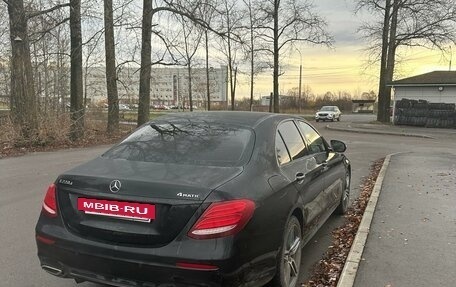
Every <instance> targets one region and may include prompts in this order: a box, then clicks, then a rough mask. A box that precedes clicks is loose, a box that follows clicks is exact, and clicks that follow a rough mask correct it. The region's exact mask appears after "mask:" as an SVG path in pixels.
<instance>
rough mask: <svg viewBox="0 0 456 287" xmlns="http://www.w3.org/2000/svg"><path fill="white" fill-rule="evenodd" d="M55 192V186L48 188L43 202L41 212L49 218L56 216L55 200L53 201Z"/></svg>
mask: <svg viewBox="0 0 456 287" xmlns="http://www.w3.org/2000/svg"><path fill="white" fill-rule="evenodd" d="M55 192H56V188H55V184H51V185H50V186H49V187H48V190H47V192H46V196H45V197H44V201H43V212H44V213H45V214H46V215H47V216H49V217H56V216H57V200H56V199H55Z"/></svg>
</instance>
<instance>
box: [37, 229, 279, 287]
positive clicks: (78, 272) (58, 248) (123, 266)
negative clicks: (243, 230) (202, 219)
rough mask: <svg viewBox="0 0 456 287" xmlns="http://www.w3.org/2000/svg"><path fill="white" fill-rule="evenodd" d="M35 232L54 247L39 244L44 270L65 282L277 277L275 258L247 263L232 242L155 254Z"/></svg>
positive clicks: (186, 243) (221, 282) (183, 245)
mask: <svg viewBox="0 0 456 287" xmlns="http://www.w3.org/2000/svg"><path fill="white" fill-rule="evenodd" d="M45 221H46V220H45ZM36 232H37V235H40V236H41V237H44V238H50V239H52V241H54V242H53V243H49V242H47V243H45V242H43V241H42V240H37V241H36V242H37V247H38V257H39V260H40V263H41V266H42V267H43V269H45V270H46V271H48V272H49V273H51V274H53V275H55V276H59V277H63V278H73V279H76V280H81V281H90V282H96V283H102V284H109V285H112V286H119V287H127V286H128V287H130V286H141V287H150V286H155V287H158V286H167V287H171V286H206V287H209V286H211V287H212V286H233V287H234V286H236V287H240V286H263V285H264V284H265V283H267V282H268V281H269V280H270V279H271V278H272V277H273V276H274V273H275V258H276V257H275V255H276V254H270V256H265V257H264V258H261V260H258V259H252V261H247V260H246V258H245V257H244V256H243V255H244V254H243V252H239V251H237V248H234V240H233V238H223V239H213V240H193V239H190V238H186V239H184V240H176V241H173V242H171V243H169V244H167V245H166V246H161V247H153V248H152V247H137V246H125V245H124V246H122V245H114V244H112V243H103V242H98V241H92V240H88V239H86V238H83V237H79V236H77V235H75V234H73V233H71V232H69V231H68V230H66V228H64V227H62V226H59V225H48V224H45V225H43V224H41V223H40V222H38V225H37V227H36ZM178 262H185V263H193V264H205V265H211V266H215V267H216V268H214V269H216V270H201V269H195V268H192V269H189V268H183V267H178V266H177V265H176V264H177V263H178ZM242 262H244V263H242Z"/></svg>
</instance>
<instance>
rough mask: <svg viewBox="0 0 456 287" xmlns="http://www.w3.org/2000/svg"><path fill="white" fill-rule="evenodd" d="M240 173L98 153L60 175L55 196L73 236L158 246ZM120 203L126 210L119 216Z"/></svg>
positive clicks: (179, 229)
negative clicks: (210, 195) (212, 195)
mask: <svg viewBox="0 0 456 287" xmlns="http://www.w3.org/2000/svg"><path fill="white" fill-rule="evenodd" d="M241 172H242V168H241V167H207V166H192V165H177V164H161V163H160V164H158V163H150V162H133V161H127V160H115V159H106V158H102V157H101V158H98V159H95V160H93V161H91V162H89V163H87V164H84V165H82V166H79V167H77V168H75V169H73V170H71V171H69V172H67V173H65V174H63V175H61V176H60V177H59V178H58V179H57V199H58V203H59V209H60V210H61V212H62V216H63V219H64V222H65V224H66V225H67V226H68V227H69V228H70V230H72V231H73V232H75V233H77V234H80V235H82V236H84V237H87V238H91V239H94V240H99V241H109V242H116V243H119V244H135V245H137V244H143V245H149V246H157V245H163V244H166V243H168V242H170V241H171V240H173V239H174V238H175V237H176V236H177V235H178V234H179V233H180V232H181V231H182V229H183V228H184V227H185V226H186V225H187V223H188V221H189V220H190V219H191V218H192V216H193V215H194V214H195V212H196V211H197V210H198V208H199V207H200V205H201V204H202V202H203V201H204V199H205V198H206V197H207V196H208V195H209V194H210V193H211V191H212V190H214V189H215V188H216V187H217V186H219V185H221V184H223V183H224V182H227V181H229V180H230V179H232V178H234V177H236V176H237V175H239V174H240V173H241ZM96 204H98V207H100V208H99V209H98V210H95V207H97V205H96ZM122 206H127V207H128V208H129V209H127V210H123V211H124V214H122V212H119V210H118V209H119V208H122ZM132 208H135V211H136V212H134V213H131V210H132ZM125 212H126V214H125ZM146 212H147V215H145V214H146ZM125 215H127V216H125Z"/></svg>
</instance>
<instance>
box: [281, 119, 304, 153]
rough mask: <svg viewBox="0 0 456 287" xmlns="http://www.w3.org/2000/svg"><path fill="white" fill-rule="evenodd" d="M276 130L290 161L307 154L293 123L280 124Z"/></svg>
mask: <svg viewBox="0 0 456 287" xmlns="http://www.w3.org/2000/svg"><path fill="white" fill-rule="evenodd" d="M278 130H279V133H280V135H281V136H282V138H283V141H284V142H285V145H286V147H287V148H288V152H289V154H290V157H291V160H296V159H299V158H301V157H303V156H305V155H307V154H308V153H307V149H306V145H305V143H304V141H303V139H302V137H301V135H300V133H299V131H298V129H297V127H296V125H295V124H294V122H293V121H287V122H284V123H282V124H280V125H279V128H278Z"/></svg>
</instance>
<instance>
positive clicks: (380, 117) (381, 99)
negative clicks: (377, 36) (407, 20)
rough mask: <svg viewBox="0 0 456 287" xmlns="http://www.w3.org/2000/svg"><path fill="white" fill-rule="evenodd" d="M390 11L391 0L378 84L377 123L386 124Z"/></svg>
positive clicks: (388, 1) (385, 20)
mask: <svg viewBox="0 0 456 287" xmlns="http://www.w3.org/2000/svg"><path fill="white" fill-rule="evenodd" d="M390 10H391V0H386V3H385V15H384V20H383V32H382V56H381V62H380V81H379V84H378V112H377V121H379V122H385V118H386V114H387V111H386V97H387V95H386V89H385V88H386V83H385V81H386V69H387V59H388V39H389V37H388V33H389V30H390Z"/></svg>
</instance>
